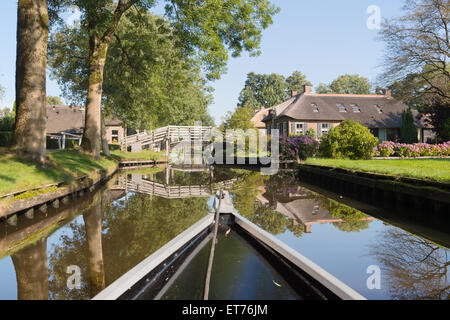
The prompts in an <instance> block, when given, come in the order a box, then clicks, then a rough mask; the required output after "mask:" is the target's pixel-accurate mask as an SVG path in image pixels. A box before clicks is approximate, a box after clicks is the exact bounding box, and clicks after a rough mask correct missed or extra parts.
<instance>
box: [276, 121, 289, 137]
mask: <svg viewBox="0 0 450 320" xmlns="http://www.w3.org/2000/svg"><path fill="white" fill-rule="evenodd" d="M278 129H279V130H280V136H284V137H287V136H288V129H289V128H288V123H287V122H280V123H278Z"/></svg>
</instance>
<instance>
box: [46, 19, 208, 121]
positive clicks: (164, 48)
mask: <svg viewBox="0 0 450 320" xmlns="http://www.w3.org/2000/svg"><path fill="white" fill-rule="evenodd" d="M88 41H89V40H88V34H87V30H84V29H83V27H79V28H74V27H69V26H64V27H61V28H60V29H59V31H58V32H57V33H55V34H54V35H52V37H51V39H50V42H49V65H50V67H51V71H52V74H53V76H54V77H55V78H56V79H57V81H58V83H59V85H60V86H61V88H62V90H63V92H64V94H65V95H66V96H67V97H69V98H70V99H71V100H72V101H74V102H76V103H83V101H84V100H85V99H86V95H87V87H88V72H89V70H88V69H89V63H88V58H89V54H88V51H89V47H88ZM177 41H179V40H178V39H177V37H176V36H175V35H174V34H173V30H171V28H170V27H169V26H168V24H167V23H166V22H165V21H164V19H162V18H160V17H158V16H155V15H152V14H150V13H139V12H138V11H136V10H130V11H129V12H127V13H126V15H125V16H124V17H123V19H122V20H121V22H120V25H119V27H118V30H117V31H116V33H115V35H114V39H113V41H112V42H111V45H110V48H109V54H108V57H107V60H106V66H105V80H104V83H103V93H104V96H103V105H104V107H105V111H106V112H107V113H113V114H115V115H116V116H118V117H119V118H121V119H124V120H126V122H127V124H128V126H132V127H135V128H136V129H150V128H154V127H157V126H164V125H168V124H172V125H192V124H193V122H194V121H195V120H201V121H202V122H203V123H204V124H205V125H208V124H211V123H212V119H211V117H210V116H209V114H208V110H207V107H208V104H209V103H210V102H211V96H210V93H209V88H208V87H207V86H206V83H205V80H204V79H203V78H202V76H201V73H200V72H199V70H198V67H196V66H195V64H194V62H193V61H192V60H191V59H189V58H186V57H184V55H183V52H182V51H181V50H180V48H179V47H177V44H176V42H177Z"/></svg>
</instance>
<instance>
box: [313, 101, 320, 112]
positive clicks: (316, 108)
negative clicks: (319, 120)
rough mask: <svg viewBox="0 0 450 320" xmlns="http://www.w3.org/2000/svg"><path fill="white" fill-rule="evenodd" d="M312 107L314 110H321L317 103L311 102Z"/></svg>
mask: <svg viewBox="0 0 450 320" xmlns="http://www.w3.org/2000/svg"><path fill="white" fill-rule="evenodd" d="M311 107H312V109H313V112H319V107H318V106H317V104H315V103H311Z"/></svg>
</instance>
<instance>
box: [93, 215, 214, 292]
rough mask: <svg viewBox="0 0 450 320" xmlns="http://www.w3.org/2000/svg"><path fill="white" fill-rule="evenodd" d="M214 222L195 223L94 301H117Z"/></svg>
mask: <svg viewBox="0 0 450 320" xmlns="http://www.w3.org/2000/svg"><path fill="white" fill-rule="evenodd" d="M213 222H214V215H212V214H208V215H207V216H206V217H204V218H203V219H201V220H200V221H198V222H197V223H195V224H194V225H193V226H192V227H190V228H189V229H187V230H186V231H184V232H183V233H181V234H179V235H178V236H177V237H175V238H173V239H172V240H171V241H169V242H168V243H167V244H166V245H164V246H163V247H161V248H160V249H158V250H157V251H155V252H154V253H153V254H151V255H150V256H148V257H147V258H145V259H144V260H143V261H142V262H140V263H139V264H138V265H136V266H135V267H134V268H132V269H131V270H129V271H128V272H127V273H125V274H124V275H123V276H121V277H120V278H119V279H117V280H116V281H114V282H113V283H111V284H110V285H109V286H108V287H106V288H105V289H104V290H102V291H101V292H100V293H99V294H97V295H96V296H95V297H94V298H92V300H115V299H117V298H119V297H120V296H121V295H122V294H123V293H124V292H126V291H127V290H128V289H130V288H131V287H132V286H133V285H134V284H136V283H137V282H138V281H139V280H141V279H142V278H143V277H145V275H146V274H148V273H149V272H150V271H152V270H153V269H154V268H156V267H157V266H158V265H159V264H161V263H162V262H163V261H164V260H166V259H167V258H168V257H170V256H171V255H172V254H174V253H175V252H177V251H178V250H179V249H180V248H181V247H182V246H184V245H185V244H186V243H188V242H189V241H191V240H192V238H194V237H195V236H196V235H198V234H199V233H200V232H202V231H203V230H205V229H206V228H207V227H209V226H210V225H211V224H212V223H213Z"/></svg>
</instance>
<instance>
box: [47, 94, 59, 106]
mask: <svg viewBox="0 0 450 320" xmlns="http://www.w3.org/2000/svg"><path fill="white" fill-rule="evenodd" d="M46 103H47V104H50V105H58V104H63V102H62V101H61V98H60V97H54V96H47V98H46Z"/></svg>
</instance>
